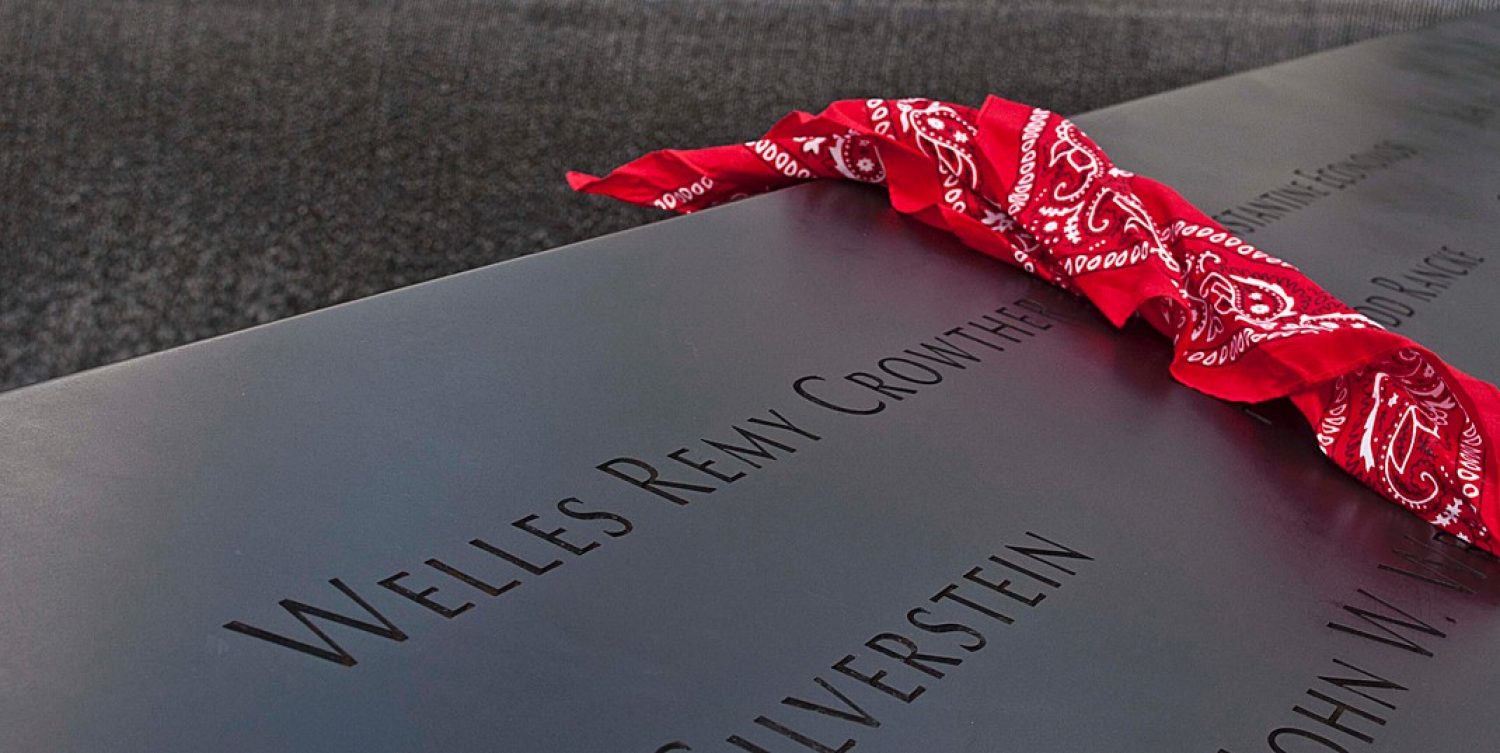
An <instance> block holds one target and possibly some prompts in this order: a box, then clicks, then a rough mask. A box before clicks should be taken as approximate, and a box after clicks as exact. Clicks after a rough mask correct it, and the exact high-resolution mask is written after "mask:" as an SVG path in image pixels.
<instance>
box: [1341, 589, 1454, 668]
mask: <svg viewBox="0 0 1500 753" xmlns="http://www.w3.org/2000/svg"><path fill="white" fill-rule="evenodd" d="M1359 593H1360V594H1362V595H1364V596H1365V597H1366V598H1369V599H1372V600H1374V601H1377V602H1379V603H1380V604H1381V606H1384V607H1385V608H1386V609H1389V610H1391V611H1393V612H1395V613H1396V614H1399V615H1401V616H1402V617H1405V618H1406V619H1405V620H1398V619H1396V618H1395V617H1390V616H1388V615H1383V614H1376V613H1374V612H1371V611H1370V610H1368V609H1361V608H1359V607H1351V606H1349V605H1348V604H1345V605H1344V611H1346V612H1348V613H1349V614H1352V615H1354V616H1355V617H1358V618H1360V619H1361V620H1364V621H1365V622H1366V623H1367V624H1369V625H1370V626H1372V627H1376V628H1379V629H1380V631H1381V632H1383V633H1385V634H1386V635H1388V636H1390V637H1389V638H1386V637H1384V636H1379V635H1376V634H1374V633H1370V632H1366V631H1364V630H1361V629H1359V628H1352V627H1349V626H1348V625H1340V624H1339V623H1337V622H1330V623H1328V627H1330V628H1333V629H1334V630H1339V631H1342V632H1345V633H1349V634H1350V635H1357V636H1359V637H1361V638H1368V639H1370V640H1372V641H1375V642H1377V643H1384V644H1385V645H1387V646H1395V647H1396V648H1399V649H1404V650H1406V651H1410V652H1412V653H1414V654H1421V655H1422V656H1426V657H1429V658H1431V657H1432V652H1431V651H1428V650H1427V649H1425V648H1423V647H1422V646H1420V645H1418V644H1417V643H1415V642H1413V641H1412V640H1411V639H1410V638H1407V637H1406V636H1405V635H1402V634H1401V633H1398V632H1396V631H1394V630H1392V629H1390V628H1388V627H1386V625H1395V626H1397V627H1403V628H1406V629H1408V630H1415V631H1417V632H1419V633H1426V634H1427V635H1431V636H1435V637H1438V638H1447V637H1448V634H1447V633H1444V632H1443V631H1441V630H1438V629H1437V628H1435V627H1433V626H1431V625H1428V624H1427V623H1425V622H1423V621H1421V620H1419V619H1417V618H1415V617H1413V616H1411V615H1409V614H1407V613H1406V612H1403V611H1401V610H1400V609H1398V608H1397V607H1394V606H1391V604H1389V603H1388V602H1386V601H1385V600H1383V599H1381V598H1380V597H1378V596H1375V595H1374V594H1372V593H1370V592H1369V591H1366V590H1364V589H1363V588H1361V589H1359ZM1381 623H1385V625H1382V624H1381Z"/></svg>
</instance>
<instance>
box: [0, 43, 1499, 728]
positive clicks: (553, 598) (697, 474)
mask: <svg viewBox="0 0 1500 753" xmlns="http://www.w3.org/2000/svg"><path fill="white" fill-rule="evenodd" d="M912 94H921V92H913V93H912ZM1002 94H1003V92H1002ZM808 104H809V105H816V104H819V103H808ZM1077 122H1078V123H1079V124H1080V125H1082V126H1083V127H1084V129H1085V130H1087V131H1088V132H1089V133H1090V134H1091V135H1092V136H1093V137H1095V138H1096V140H1098V141H1099V143H1100V144H1101V145H1102V146H1103V147H1104V148H1105V149H1106V150H1107V151H1108V152H1109V154H1110V155H1111V156H1112V157H1114V159H1115V160H1116V161H1117V162H1118V163H1119V164H1121V165H1122V166H1125V167H1127V168H1129V169H1132V170H1137V171H1139V172H1141V173H1144V174H1147V175H1151V176H1153V177H1156V178H1159V179H1162V180H1164V181H1166V182H1168V183H1170V184H1173V185H1174V186H1176V187H1177V188H1178V189H1179V190H1181V191H1182V192H1183V193H1184V194H1185V195H1186V196H1187V197H1188V198H1189V199H1190V200H1192V201H1193V202H1194V203H1196V204H1198V205H1199V206H1201V207H1203V208H1204V209H1205V210H1206V211H1209V212H1210V213H1217V216H1218V217H1219V219H1220V220H1221V221H1222V222H1224V223H1225V224H1226V225H1229V226H1230V227H1232V228H1233V229H1235V230H1237V231H1239V232H1241V233H1243V234H1245V235H1246V237H1248V238H1250V239H1251V240H1252V242H1254V243H1256V244H1257V245H1259V246H1261V247H1263V248H1266V249H1267V250H1270V251H1272V252H1273V253H1276V254H1278V255H1280V256H1283V257H1285V258H1287V259H1289V260H1291V261H1293V262H1296V263H1298V264H1300V265H1301V266H1302V267H1303V269H1304V270H1306V271H1307V272H1308V274H1309V275H1310V276H1311V277H1312V278H1313V279H1314V280H1317V281H1319V282H1320V283H1322V284H1323V285H1325V286H1327V287H1328V288H1329V289H1330V290H1331V291H1333V292H1334V293H1335V294H1338V295H1340V296H1342V297H1343V298H1344V299H1345V300H1347V301H1349V302H1350V303H1351V304H1358V305H1359V306H1360V307H1361V310H1362V311H1364V312H1365V313H1367V314H1368V315H1369V316H1371V317H1372V318H1375V319H1377V320H1379V321H1382V322H1384V323H1385V324H1386V325H1387V326H1389V327H1392V328H1397V329H1398V330H1399V331H1400V332H1402V333H1406V334H1410V335H1411V336H1413V337H1415V338H1416V339H1418V340H1419V341H1421V342H1422V343H1424V344H1426V345H1428V346H1430V347H1432V348H1434V349H1435V350H1436V351H1437V352H1439V353H1441V354H1442V355H1443V356H1444V357H1446V358H1447V359H1449V361H1450V362H1451V363H1453V364H1454V365H1455V366H1457V367H1459V368H1461V369H1464V370H1467V371H1469V372H1470V373H1473V374H1475V375H1477V376H1480V377H1482V378H1486V379H1489V380H1491V381H1495V380H1500V348H1497V347H1496V341H1497V334H1500V329H1497V324H1496V322H1497V314H1500V295H1497V293H1500V242H1497V241H1496V240H1495V238H1494V233H1493V228H1495V227H1496V226H1497V225H1500V15H1486V16H1479V17H1476V18H1474V19H1471V20H1469V21H1466V22H1461V23H1455V24H1449V25H1445V26H1440V27H1436V28H1433V29H1430V30H1427V31H1424V32H1421V33H1417V34H1411V35H1406V36H1400V37H1392V38H1387V39H1382V40H1376V41H1373V42H1368V43H1364V44H1361V45H1357V46H1354V47H1350V48H1345V49H1341V50H1337V51H1333V52H1329V53H1324V54H1320V55H1317V56H1314V57H1311V58H1306V59H1303V60H1299V61H1294V62H1291V63H1288V64H1283V65H1279V66H1275V67H1272V68H1268V69H1265V70H1261V71H1257V72H1253V73H1249V74H1244V75H1240V76H1235V77H1231V78H1227V79H1223V80H1219V81H1215V82H1210V83H1207V84H1202V85H1199V86H1194V87H1190V88H1188V89H1184V90H1180V91H1176V92H1172V93H1169V94H1164V95H1160V96H1156V97H1152V98H1149V99H1146V100H1142V101H1139V102H1134V103H1130V104H1126V105H1122V106H1119V107H1115V108H1110V109H1107V110H1103V111H1099V112H1096V113H1092V114H1089V115H1085V116H1082V117H1080V118H1078V119H1077ZM558 177H559V179H560V177H561V176H558ZM579 200H580V201H583V200H585V199H582V198H580V199H579ZM1167 355H1168V350H1167V347H1166V345H1165V343H1164V342H1163V341H1162V340H1161V339H1160V338H1158V337H1157V336H1156V335H1155V334H1154V333H1151V332H1147V331H1145V329H1144V328H1135V327H1130V328H1127V329H1126V330H1124V331H1123V332H1117V331H1114V330H1112V329H1111V328H1109V327H1108V326H1107V325H1106V324H1104V323H1103V321H1102V320H1101V319H1100V318H1099V317H1098V316H1096V315H1095V314H1093V313H1092V312H1091V311H1090V310H1089V309H1088V308H1087V307H1086V306H1084V305H1082V304H1080V303H1078V302H1076V301H1074V300H1073V299H1072V298H1070V297H1068V296H1066V295H1065V294H1062V293H1060V292H1057V291H1055V290H1053V289H1051V288H1048V287H1047V286H1045V285H1043V284H1041V283H1038V282H1035V281H1033V280H1030V279H1028V278H1027V277H1026V276H1024V275H1023V274H1021V273H1019V272H1017V271H1015V270H1013V269H1010V268H1008V267H1006V266H1004V265H1002V264H999V263H997V262H994V261H992V260H990V259H987V258H985V257H982V256H980V255H978V254H975V253H972V252H969V251H967V250H965V249H964V248H962V247H961V246H959V245H958V244H957V243H956V242H955V241H952V240H950V239H949V238H947V237H945V236H944V235H943V234H941V233H939V232H937V231H934V230H931V229H928V228H925V227H922V226H919V225H918V224H917V223H915V222H913V221H911V220H908V219H905V218H902V217H900V216H899V215H897V214H896V213H895V212H893V211H892V210H890V209H889V208H888V207H887V204H886V201H885V199H884V197H883V196H882V195H881V194H880V193H879V192H878V191H876V190H872V189H866V188H862V187H855V186H849V185H831V184H828V185H812V186H805V187H801V188H796V189H792V190H787V191H782V192H778V193H775V194H772V195H768V196H765V197H761V198H756V199H751V200H747V201H744V202H741V203H738V204H734V205H731V206H727V207H723V208H720V209H715V210H712V211H708V212H704V213H700V214H697V215H694V216H691V217H687V218H682V219H674V220H671V221H666V222H661V223H658V224H654V225H652V226H650V227H647V228H643V229H639V230H635V231H631V232H627V233H622V234H619V235H615V236H611V237H608V238H603V239H599V240H596V241H592V242H588V243H583V244H579V245H577V246H573V247H570V248H567V249H562V250H559V251H554V252H550V253H546V254H541V255H538V256H533V257H528V258H525V259H520V260H517V261H513V262H509V263H506V264H502V265H498V266H495V267H489V268H485V269H480V270H475V271H473V272H469V273H466V274H461V275H457V276H454V277H449V278H446V279H443V280H438V281H435V282H432V283H428V284H424V285H418V286H415V287H411V288H407V289H404V290H400V291H396V292H393V293H389V294H385V295H380V296H376V297H374V298H369V299H366V300H363V301H359V302H356V303H352V304H348V305H343V306H337V307H334V308H331V309H327V310H324V311H321V312H318V313H315V314H311V315H307V316H302V317H297V318H294V319H291V320H287V321H284V322H279V323H276V324H272V325H269V326H265V327H259V328H256V329H252V330H248V331H245V332H241V333H238V334H234V335H230V336H227V337H222V338H217V339H214V340H211V341H207V342H203V343H199V344H195V345H190V346H187V347H184V348H179V349H176V350H173V351H169V352H166V353H162V354H159V355H155V356H150V357H146V358H141V359H137V360H134V361H130V362H126V363H122V364H119V365H116V366H111V367H108V368H104V369H99V370H96V371H92V372H87V373H84V374H80V375H76V376H73V377H69V378H65V379H61V380H57V381H54V382H50V383H46V384H41V385H37V386H34V387H30V388H26V389H22V390H18V391H15V392H11V393H8V394H4V395H0V426H3V428H4V441H3V443H0V565H3V566H0V594H3V595H4V605H3V606H0V635H3V637H4V640H3V642H0V749H4V750H7V751H8V750H16V751H52V750H69V751H204V750H246V751H273V750H275V751H283V750H285V751H333V750H350V751H356V750H357V751H365V752H368V753H375V752H378V751H419V750H433V751H631V752H637V753H657V752H664V751H691V752H693V753H704V752H708V751H714V752H729V753H736V752H739V751H750V752H751V753H791V752H797V753H805V752H807V751H813V752H815V753H850V752H851V751H856V752H857V753H912V752H913V751H1044V752H1045V751H1102V752H1110V753H1121V752H1125V751H1140V752H1146V751H1150V752H1151V753H1158V752H1160V751H1185V752H1191V753H1256V752H1262V753H1263V752H1265V751H1283V752H1284V753H1308V752H1309V751H1316V752H1318V753H1322V752H1324V751H1334V752H1335V753H1337V752H1339V751H1343V752H1345V753H1355V752H1360V753H1363V752H1365V751H1371V752H1381V751H1385V752H1391V753H1396V752H1400V753H1425V752H1434V753H1437V752H1447V751H1491V750H1495V749H1496V745H1497V743H1496V742H1495V741H1496V738H1497V737H1500V717H1497V715H1496V714H1495V713H1494V711H1493V709H1492V708H1491V707H1490V702H1491V699H1492V698H1494V697H1495V696H1496V695H1497V694H1500V669H1497V667H1500V583H1497V580H1500V564H1497V563H1496V561H1495V560H1493V559H1491V558H1489V557H1487V556H1481V555H1477V554H1473V553H1470V552H1468V551H1466V550H1464V549H1462V548H1460V547H1458V546H1456V545H1455V544H1454V542H1452V541H1450V540H1445V539H1442V538H1435V537H1434V535H1433V533H1434V531H1433V529H1432V528H1430V527H1429V526H1427V524H1425V523H1423V522H1422V521H1420V520H1418V519H1416V518H1414V517H1412V516H1410V515H1408V514H1406V513H1405V512H1403V511H1402V510H1400V509H1398V508H1397V507H1395V506H1394V505H1391V504H1390V503H1388V502H1386V501H1384V500H1383V499H1381V498H1380V497H1378V496H1377V495H1376V494H1374V493H1373V492H1371V491H1369V490H1367V489H1365V488H1363V487H1361V486H1360V485H1359V484H1358V483H1357V482H1355V481H1353V480H1352V479H1350V478H1348V477H1346V476H1344V475H1343V474H1342V473H1341V472H1340V471H1339V470H1338V469H1337V468H1335V467H1334V466H1333V465H1331V464H1330V463H1328V462H1327V461H1325V460H1324V459H1323V458H1322V456H1321V455H1319V454H1318V453H1317V451H1316V450H1315V448H1314V447H1313V441H1312V439H1311V435H1310V433H1309V432H1308V431H1307V430H1306V429H1305V427H1303V426H1301V425H1299V422H1300V421H1301V418H1300V417H1299V416H1297V415H1296V413H1295V412H1294V411H1293V410H1292V409H1291V408H1290V407H1289V406H1285V405H1280V404H1269V405H1262V406H1252V407H1250V408H1249V409H1245V408H1242V407H1240V406H1235V405H1231V404H1227V403H1223V402H1218V401H1215V400H1213V399H1210V398H1208V397H1205V396H1203V395H1200V394H1197V393H1195V392H1193V391H1191V390H1188V389H1186V388H1184V387H1182V386H1180V385H1177V384H1175V383H1174V382H1172V381H1171V380H1170V378H1169V377H1168V376H1167V372H1166V369H1165V363H1166V359H1167Z"/></svg>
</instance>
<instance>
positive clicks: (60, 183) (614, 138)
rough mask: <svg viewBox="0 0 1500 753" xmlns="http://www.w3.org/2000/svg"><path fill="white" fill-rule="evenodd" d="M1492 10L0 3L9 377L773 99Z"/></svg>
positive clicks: (1192, 54) (1014, 84)
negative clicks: (565, 172)
mask: <svg viewBox="0 0 1500 753" xmlns="http://www.w3.org/2000/svg"><path fill="white" fill-rule="evenodd" d="M1495 7H1500V0H1495V1H1491V2H1480V1H1473V2H1437V1H1435V0H1402V1H1399V2H1353V1H1345V2H1311V1H1307V0H1302V1H1296V2H1293V1H1291V0H1243V1H1240V2H1229V1H1225V0H1179V1H1177V2H1163V1H1161V0H1143V1H1140V2H1098V1H1093V2H1078V1H1075V2H1041V1H1037V0H1032V1H1027V2H982V1H977V0H904V1H899V2H890V1H886V2H855V1H847V2H833V1H829V2H787V1H784V0H783V1H772V0H761V1H758V2H750V1H747V0H731V1H729V2H717V3H709V2H685V1H683V0H655V1H649V0H624V1H621V2H603V1H593V2H557V1H554V2H514V1H512V2H472V1H468V0H426V1H424V2H418V3H393V2H380V1H378V0H371V1H370V2H326V1H325V0H317V1H304V2H274V3H273V2H257V3H251V2H227V1H221V2H169V1H166V0H139V1H137V2H105V1H103V0H30V1H26V0H0V389H6V388H13V387H17V386H20V385H24V384H28V383H31V382H35V381H38V380H42V379H47V378H50V377H55V376H60V375H63V374H67V373H69V372H73V371H77V370H79V369H84V368H88V367H92V366H97V365H101V364H104V363H109V362H111V361H116V360H119V359H122V358H127V357H130V356H134V355H139V354H142V353H148V352H151V351H154V350H159V349H162V348H166V347H170V346H173V345H178V344H181V343H185V342H189V341H192V340H196V339H200V338H203V337H208V336H211V335H215V334H219V333H223V332H228V331H231V330H235V329H239V328H242V327H246V326H249V325H252V324H257V323H260V322H267V321H271V320H273V319H278V318H281V317H285V316H289V315H292V314H296V313H300V312H303V311H308V310H311V309H315V308H319V307H322V306H327V305H330V304H333V303H337V302H339V301H346V300H349V299H353V298H358V297H361V296H366V295H370V294H372V293H376V292H379V291H382V290H387V289H389V288H393V287H398V286H401V285H408V284H411V283H414V282H418V281H421V280H426V279H429V278H433V277H437V276H439V275H445V274H449V273H453V272H457V271H460V270H464V269H468V268H471V267H475V266H479V265H482V264H488V263H491V262H496V261H500V260H503V259H509V258H512V257H515V256H519V255H522V254H527V253H531V252H533V251H538V250H541V249H545V248H549V247H552V246H557V245H560V244H563V243H568V242H570V241H575V240H579V239H582V238H588V237H591V236H595V235H599V234H602V233H608V232H611V231H615V230H620V229H622V228H626V227H630V226H632V225H636V224H640V223H642V222H647V221H650V220H651V219H653V218H655V217H656V216H657V215H656V214H655V213H652V212H647V211H643V210H637V209H632V208H628V207H624V206H621V205H616V204H613V203H610V202H608V201H607V200H603V199H598V198H594V197H581V196H574V195H572V194H570V193H569V192H568V190H567V189H566V186H565V184H564V183H563V180H562V175H563V172H564V171H565V170H567V169H569V168H578V169H584V170H589V171H596V172H597V171H602V170H605V169H608V168H609V167H611V166H613V165H615V164H616V163H618V162H621V161H624V160H626V159H628V158H630V157H632V156H634V155H637V154H639V153H641V152H644V151H647V150H649V149H653V148H658V147H664V146H692V145H707V144H711V143H719V142H725V141H734V140H743V139H746V138H749V137H750V136H753V135H756V134H758V133H759V132H760V130H761V129H762V128H764V127H765V126H766V125H768V124H769V123H771V122H772V121H773V120H774V119H775V118H776V117H778V116H780V115H781V114H782V113H784V112H785V111H786V110H789V109H793V108H803V109H816V108H818V107H821V106H822V105H823V104H824V103H826V102H827V101H829V100H832V99H838V98H844V97H864V96H869V95H881V96H910V95H921V96H930V97H937V98H943V99H951V100H957V101H962V102H971V103H976V102H978V101H979V100H980V99H981V98H982V97H983V95H984V94H985V93H987V92H995V93H999V94H1003V95H1005V96H1007V97H1010V98H1012V99H1019V100H1023V101H1028V102H1032V103H1035V104H1039V105H1043V106H1046V107H1049V108H1052V109H1055V110H1058V111H1061V112H1065V113H1072V112H1080V111H1083V110H1088V109H1092V108H1095V107H1100V106H1103V105H1106V104H1110V103H1114V102H1118V101H1122V100H1125V99H1129V98H1133V97H1138V96H1142V95H1146V94H1150V93H1153V92H1156V91H1160V90H1163V89H1169V88H1173V87H1177V86H1181V85H1183V84H1187V83H1191V82H1194V81H1199V80H1202V79H1207V78H1211V77H1214V76H1219V75H1223V74H1226V73H1231V72H1235V71H1239V70H1243V69H1246V68H1251V67H1254V66H1259V65H1263V64H1266V63H1271V62H1275V61H1278V60H1282V59H1286V58H1290V57H1294V56H1297V55H1302V54H1305V53H1309V52H1312V51H1315V50H1318V49H1322V48H1326V47H1330V46H1334V45H1339V44H1344V43H1347V42H1352V41H1355V40H1359V39H1363V38H1366V37H1371V36H1375V35H1379V34H1384V33H1388V32H1394V31H1400V30H1403V29H1410V28H1416V27H1421V26H1425V25H1429V24H1432V23H1434V22H1436V21H1438V20H1441V19H1444V18H1449V17H1456V16H1461V15H1466V14H1469V13H1473V12H1476V11H1479V10H1483V9H1487V8H1495ZM497 326H504V323H503V322H500V323H497Z"/></svg>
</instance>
